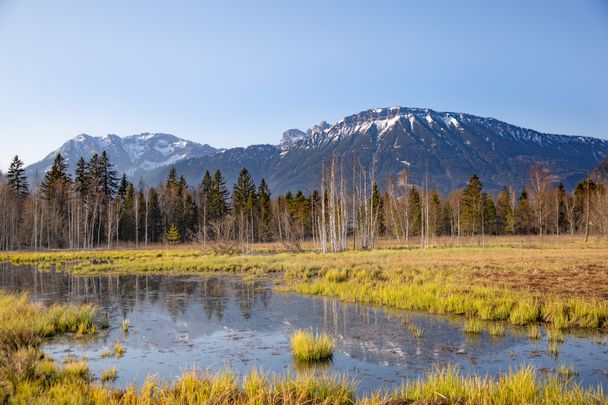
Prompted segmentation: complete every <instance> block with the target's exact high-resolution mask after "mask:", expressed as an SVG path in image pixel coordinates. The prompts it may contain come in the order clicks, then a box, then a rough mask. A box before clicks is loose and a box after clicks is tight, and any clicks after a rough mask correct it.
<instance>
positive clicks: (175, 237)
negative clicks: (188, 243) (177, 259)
mask: <svg viewBox="0 0 608 405" xmlns="http://www.w3.org/2000/svg"><path fill="white" fill-rule="evenodd" d="M181 239H182V237H181V235H180V233H179V229H177V226H175V224H171V226H169V230H168V231H167V243H168V244H170V245H177V244H178V243H179V242H180V241H181Z"/></svg>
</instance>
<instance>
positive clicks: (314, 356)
mask: <svg viewBox="0 0 608 405" xmlns="http://www.w3.org/2000/svg"><path fill="white" fill-rule="evenodd" d="M290 343H291V351H292V353H293V356H294V357H295V358H296V360H299V361H323V360H330V359H331V358H332V356H333V352H334V343H333V341H332V339H331V338H330V337H329V335H327V334H325V333H321V334H316V335H315V334H312V333H311V332H308V331H304V330H296V331H295V332H294V333H293V334H292V335H291V339H290Z"/></svg>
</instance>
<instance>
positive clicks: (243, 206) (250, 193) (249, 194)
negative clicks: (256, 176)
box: [232, 168, 256, 249]
mask: <svg viewBox="0 0 608 405" xmlns="http://www.w3.org/2000/svg"><path fill="white" fill-rule="evenodd" d="M255 190H256V187H255V183H254V182H253V180H252V178H251V175H250V174H249V171H248V170H247V169H245V168H243V169H242V170H241V172H240V173H239V177H238V178H237V179H236V183H234V187H233V189H232V208H233V210H234V214H235V216H236V218H237V220H238V235H239V239H240V241H241V244H242V246H243V249H245V245H244V243H245V242H252V241H253V238H254V232H255V226H254V224H253V219H254V217H253V208H254V207H255V204H256V194H255Z"/></svg>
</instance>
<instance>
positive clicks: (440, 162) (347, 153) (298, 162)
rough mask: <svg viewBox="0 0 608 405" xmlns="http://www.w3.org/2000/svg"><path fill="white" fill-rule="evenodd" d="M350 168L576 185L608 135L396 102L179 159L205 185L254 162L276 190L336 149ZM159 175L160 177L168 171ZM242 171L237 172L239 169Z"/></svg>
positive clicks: (298, 181)
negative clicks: (538, 170) (544, 175)
mask: <svg viewBox="0 0 608 405" xmlns="http://www.w3.org/2000/svg"><path fill="white" fill-rule="evenodd" d="M334 154H335V155H336V156H337V157H338V158H339V159H341V161H342V167H344V170H345V171H347V172H348V171H349V170H350V168H351V167H352V161H353V156H354V157H355V158H356V159H357V160H358V161H359V162H360V163H361V164H363V165H365V166H366V167H368V168H369V169H371V168H372V167H373V168H374V171H375V175H376V179H377V181H378V182H379V183H385V182H386V181H387V180H388V179H389V178H390V177H391V176H396V175H397V173H399V172H401V171H402V170H403V169H405V168H407V169H408V171H409V173H410V179H411V182H412V183H414V184H421V182H422V180H423V178H424V177H425V173H427V172H428V175H429V186H430V187H433V188H437V189H438V190H440V191H442V192H449V191H451V190H453V189H454V188H457V187H463V186H464V185H465V184H466V182H467V181H468V179H469V178H470V176H471V175H472V174H477V175H478V176H479V177H480V178H481V180H482V182H483V183H484V185H485V187H486V188H487V189H489V190H494V191H496V190H499V189H500V188H502V187H503V186H513V187H515V188H521V187H523V186H524V185H525V182H526V179H527V176H528V173H529V171H530V169H531V167H532V166H533V165H535V164H544V165H546V166H547V167H548V169H549V170H550V171H551V173H552V174H553V176H554V178H555V179H556V180H559V181H563V182H564V184H565V185H566V186H567V187H573V186H574V185H575V184H576V183H577V182H579V181H580V180H582V179H583V178H585V177H586V176H587V174H588V173H589V171H590V170H592V169H593V168H594V167H595V166H596V165H597V164H598V162H599V161H600V160H601V159H603V158H604V156H607V155H608V140H601V139H596V138H590V137H583V136H568V135H554V134H546V133H541V132H538V131H534V130H531V129H526V128H522V127H518V126H515V125H511V124H508V123H506V122H502V121H499V120H496V119H494V118H484V117H478V116H475V115H470V114H463V113H452V112H438V111H434V110H431V109H421V108H404V107H390V108H378V109H372V110H367V111H363V112H360V113H358V114H355V115H351V116H348V117H345V118H343V119H341V120H339V121H338V122H336V123H334V124H333V125H329V124H328V123H326V122H324V121H323V122H321V123H320V124H318V125H315V126H314V127H313V128H311V129H309V130H307V131H306V132H304V131H301V130H295V129H291V130H289V131H286V132H285V133H284V135H283V139H282V141H281V144H280V145H279V146H278V147H272V146H270V145H266V146H265V147H264V151H263V152H260V151H256V152H255V153H252V150H251V147H250V148H236V149H230V150H227V151H225V152H224V153H220V154H214V155H210V156H207V157H203V158H197V159H191V160H188V159H187V160H185V161H181V162H178V163H177V164H176V168H177V170H178V172H180V173H184V174H185V176H186V178H187V180H188V181H189V182H191V183H192V184H197V183H198V182H199V181H200V178H201V177H202V174H203V173H204V171H205V170H210V171H213V170H215V169H216V168H220V169H221V170H222V171H224V170H229V169H228V168H231V169H230V170H229V171H230V173H228V175H227V176H226V180H227V183H228V184H229V185H230V184H232V182H234V180H235V176H236V174H237V173H238V169H240V168H241V167H247V168H249V169H250V171H252V174H253V175H254V178H255V179H256V181H259V180H260V179H261V178H262V177H264V178H265V179H266V180H267V181H268V183H269V185H270V186H271V189H272V190H273V191H274V192H278V193H284V192H286V191H288V190H291V191H295V190H298V189H301V190H303V191H310V190H312V189H314V188H318V187H319V178H320V170H321V164H322V162H323V161H325V162H328V161H329V160H330V159H331V157H332V156H333V155H334ZM155 172H156V173H154V174H152V175H151V178H153V179H154V180H156V181H158V180H160V179H162V178H163V177H164V176H165V175H166V170H157V171H155ZM232 173H234V177H233V176H232Z"/></svg>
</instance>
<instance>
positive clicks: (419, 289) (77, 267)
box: [0, 242, 608, 329]
mask: <svg viewBox="0 0 608 405" xmlns="http://www.w3.org/2000/svg"><path fill="white" fill-rule="evenodd" d="M541 247H542V249H540V248H539V249H528V248H522V247H521V245H518V244H517V243H503V244H501V245H496V246H491V247H488V248H478V247H447V248H431V249H411V250H396V249H378V250H372V251H347V252H342V253H338V254H327V255H319V254H316V253H310V252H307V253H300V254H292V253H276V254H263V255H262V254H255V253H254V254H252V255H249V256H237V255H212V254H209V252H205V251H203V250H196V249H191V248H190V249H174V250H137V251H130V250H108V251H83V252H44V253H40V252H26V253H22V252H19V253H5V254H0V262H11V263H13V264H16V265H36V264H42V263H45V264H53V265H55V264H57V263H63V270H64V271H71V272H74V273H77V274H99V273H138V274H143V273H150V272H156V273H173V274H181V273H193V272H198V273H200V272H218V271H219V272H228V273H240V274H243V275H245V276H246V277H248V278H255V277H260V276H269V275H273V277H274V278H275V280H276V282H277V288H278V289H280V290H282V291H293V292H299V293H305V294H312V295H324V296H331V297H335V298H338V299H340V300H343V301H348V302H358V303H363V304H375V305H382V306H388V307H395V308H399V309H408V310H419V311H423V312H427V313H434V314H456V315H467V316H469V317H475V318H479V319H482V320H487V321H508V322H509V323H511V324H513V325H518V326H526V325H530V324H535V323H538V322H545V323H547V324H549V325H553V326H555V327H556V328H558V329H565V328H590V329H599V328H602V327H608V271H606V270H608V264H607V263H608V249H606V245H605V244H601V243H599V244H589V245H582V244H578V243H572V242H564V243H563V244H555V243H545V244H543V245H541ZM556 280H558V282H556Z"/></svg>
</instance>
